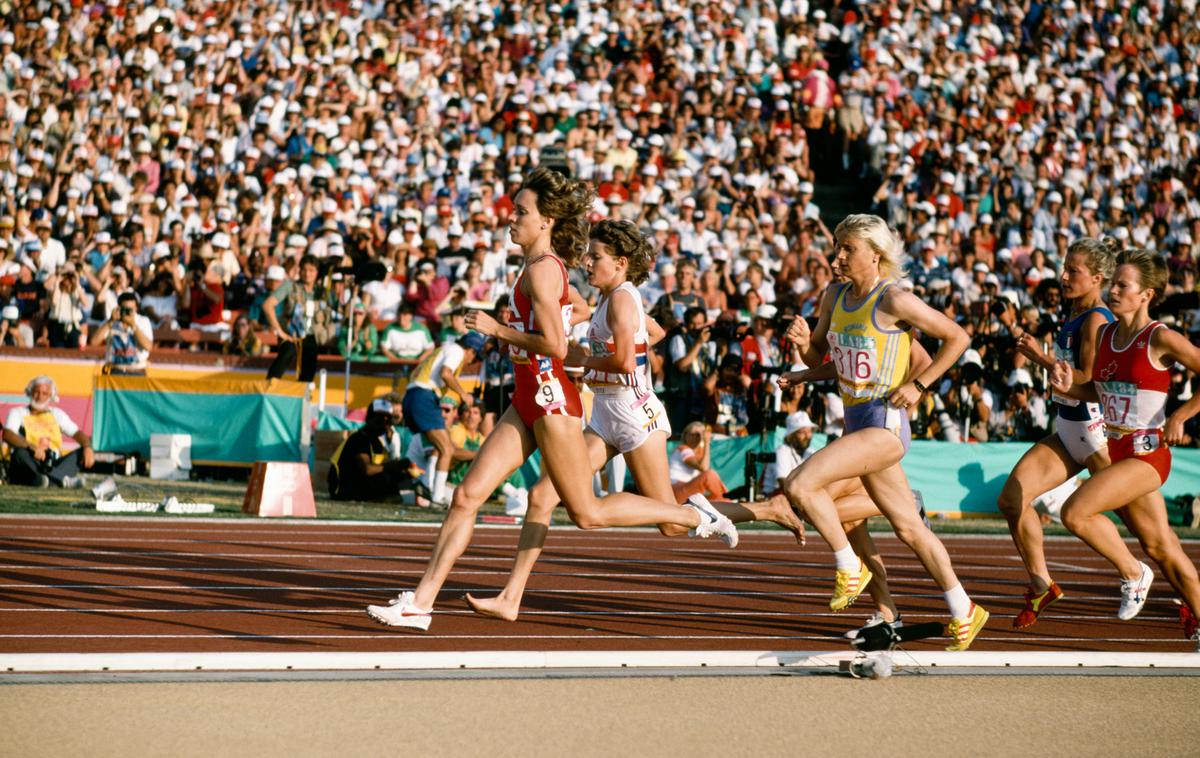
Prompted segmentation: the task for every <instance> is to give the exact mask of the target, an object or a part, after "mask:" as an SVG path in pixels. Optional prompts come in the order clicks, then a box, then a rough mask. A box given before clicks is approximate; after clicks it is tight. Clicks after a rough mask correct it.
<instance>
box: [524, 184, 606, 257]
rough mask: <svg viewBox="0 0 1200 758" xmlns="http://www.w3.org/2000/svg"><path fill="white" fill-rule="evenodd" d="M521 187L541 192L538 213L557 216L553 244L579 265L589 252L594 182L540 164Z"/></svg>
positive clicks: (560, 254) (558, 253) (547, 216)
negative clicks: (572, 177)
mask: <svg viewBox="0 0 1200 758" xmlns="http://www.w3.org/2000/svg"><path fill="white" fill-rule="evenodd" d="M521 189H525V190H529V191H530V192H532V193H533V194H534V195H536V196H537V209H538V213H540V214H542V215H543V216H545V217H546V218H552V219H554V226H553V227H551V229H550V246H551V247H552V248H553V249H554V252H555V254H556V255H558V257H560V258H562V259H563V262H564V263H566V264H567V265H568V266H577V265H579V261H580V259H581V258H583V255H584V253H586V252H587V245H588V226H589V225H588V222H587V218H586V214H587V212H588V211H589V210H591V208H592V202H593V201H594V200H595V197H596V193H595V191H594V190H593V189H592V186H591V185H590V184H588V183H587V182H584V181H579V180H578V179H568V178H567V177H565V176H563V175H562V174H560V173H559V172H557V171H555V170H554V169H550V168H546V167H545V166H539V167H538V168H536V169H534V170H533V172H532V173H530V174H529V176H527V177H525V181H524V182H522V183H521Z"/></svg>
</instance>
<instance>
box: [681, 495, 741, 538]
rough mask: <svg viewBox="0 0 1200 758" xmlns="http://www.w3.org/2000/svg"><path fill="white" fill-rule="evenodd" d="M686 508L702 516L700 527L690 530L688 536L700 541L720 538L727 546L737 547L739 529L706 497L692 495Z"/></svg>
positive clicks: (685, 505)
mask: <svg viewBox="0 0 1200 758" xmlns="http://www.w3.org/2000/svg"><path fill="white" fill-rule="evenodd" d="M684 507H686V508H693V509H695V511H696V513H698V514H700V526H698V527H696V528H695V529H691V530H689V531H688V535H690V536H692V537H699V538H700V539H708V538H709V537H713V536H716V537H720V538H721V541H722V542H724V543H725V544H726V545H727V546H729V547H731V548H734V547H737V544H738V533H737V527H735V526H734V525H733V522H732V521H730V520H729V519H728V518H727V517H726V516H725V515H723V514H722V513H721V512H720V511H718V510H717V509H716V508H713V507H712V503H710V502H708V498H706V497H705V496H704V495H692V496H691V497H689V498H688V501H687V502H686V503H685V504H684Z"/></svg>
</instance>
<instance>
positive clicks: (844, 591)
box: [829, 560, 872, 611]
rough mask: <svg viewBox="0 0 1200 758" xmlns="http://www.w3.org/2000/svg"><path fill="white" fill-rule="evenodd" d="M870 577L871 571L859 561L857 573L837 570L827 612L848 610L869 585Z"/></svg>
mask: <svg viewBox="0 0 1200 758" xmlns="http://www.w3.org/2000/svg"><path fill="white" fill-rule="evenodd" d="M871 576H872V574H871V569H869V568H867V564H865V563H863V562H862V561H861V560H859V562H858V571H843V570H841V569H838V570H837V572H836V579H835V581H834V585H833V597H831V598H829V610H831V611H843V610H845V609H847V608H849V607H850V606H851V605H852V604H853V603H854V601H855V600H858V596H859V595H861V594H862V591H863V590H865V589H866V588H867V585H868V584H870V583H871Z"/></svg>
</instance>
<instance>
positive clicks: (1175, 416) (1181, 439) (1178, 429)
mask: <svg viewBox="0 0 1200 758" xmlns="http://www.w3.org/2000/svg"><path fill="white" fill-rule="evenodd" d="M1185 421H1187V418H1186V417H1184V416H1181V415H1180V413H1179V411H1175V412H1174V413H1172V414H1171V415H1170V416H1169V417H1168V418H1167V423H1166V426H1165V427H1164V428H1163V442H1165V443H1167V444H1168V445H1182V444H1184V443H1185V442H1187V437H1188V435H1187V432H1185V431H1184V430H1183V424H1184V422H1185Z"/></svg>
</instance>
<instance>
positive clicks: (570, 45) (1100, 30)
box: [0, 0, 1200, 441]
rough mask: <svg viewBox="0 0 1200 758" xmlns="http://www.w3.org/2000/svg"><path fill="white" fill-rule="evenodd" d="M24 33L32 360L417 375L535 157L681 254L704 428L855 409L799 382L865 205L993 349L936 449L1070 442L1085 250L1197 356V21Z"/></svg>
mask: <svg viewBox="0 0 1200 758" xmlns="http://www.w3.org/2000/svg"><path fill="white" fill-rule="evenodd" d="M6 7H7V8H8V10H7V11H6V14H7V15H6V16H5V23H4V24H2V25H0V305H2V306H3V314H2V318H0V343H2V344H3V345H18V346H33V345H45V346H51V347H78V346H80V345H82V344H85V343H86V342H88V341H89V340H91V341H94V340H95V338H96V335H97V333H98V332H100V333H101V334H107V333H109V332H113V331H116V330H117V327H119V326H120V325H119V323H118V322H121V321H122V319H124V320H125V321H127V322H128V324H130V325H131V326H129V330H132V331H130V333H134V332H135V331H136V326H133V325H134V324H135V320H136V319H140V318H141V317H144V318H145V319H148V321H149V322H150V324H151V325H152V326H153V328H154V329H155V330H156V334H162V333H163V332H164V331H168V332H169V331H173V330H176V329H178V328H180V327H187V328H189V329H194V330H198V331H199V332H201V333H212V334H215V335H219V339H222V340H225V343H226V349H227V350H228V351H229V352H233V353H238V354H244V355H257V354H259V353H261V352H262V351H263V350H264V348H265V347H273V349H274V350H275V352H276V353H277V354H278V355H279V356H280V359H281V361H282V363H281V362H280V361H277V364H278V365H276V366H272V369H271V372H272V374H273V375H281V374H282V373H284V371H285V370H290V369H291V367H292V366H293V365H294V363H295V361H296V356H297V354H299V355H300V356H301V358H300V363H301V376H302V377H304V375H305V373H306V368H305V366H304V357H305V356H311V354H312V353H313V350H312V348H314V347H315V348H316V349H317V350H323V351H328V352H331V353H337V352H339V351H340V352H341V354H342V355H346V356H349V357H352V358H354V359H355V360H377V361H406V362H409V363H411V362H415V361H416V360H418V359H420V358H421V357H422V356H424V355H427V354H428V353H429V351H430V350H432V349H433V347H434V345H435V344H437V343H439V342H441V341H443V340H447V339H455V338H456V337H457V336H459V335H461V334H463V333H464V331H465V329H464V327H463V326H462V323H461V322H462V319H461V312H462V309H463V308H464V307H468V306H471V307H497V308H503V307H504V300H505V298H504V296H505V295H506V293H507V292H508V289H509V287H510V286H511V284H512V282H513V281H514V278H515V276H516V274H517V267H518V265H519V263H520V259H519V257H516V258H514V254H515V253H516V252H517V249H516V248H515V247H513V246H512V245H511V243H510V242H509V240H508V238H507V233H506V223H507V220H508V218H509V215H510V213H511V212H512V210H513V202H512V199H513V193H514V190H515V189H516V188H517V187H518V186H519V184H520V182H521V180H522V177H523V175H524V174H525V173H526V172H527V171H528V169H530V168H531V167H533V166H536V165H539V164H545V165H551V166H558V167H563V168H565V169H567V170H569V171H572V172H574V173H575V174H577V175H578V176H580V177H582V178H585V179H588V180H590V182H591V183H592V184H593V186H594V187H595V188H596V190H597V201H596V204H595V208H594V212H593V220H598V219H599V218H602V217H624V218H628V219H631V220H634V221H636V222H637V223H638V224H639V225H640V226H641V227H642V228H643V230H644V232H645V233H646V234H647V235H650V236H652V237H653V241H654V244H655V246H656V247H657V248H658V249H659V251H660V252H659V257H658V262H657V267H656V270H655V271H654V272H653V273H652V276H651V278H650V280H649V281H648V282H647V283H646V284H645V285H643V286H642V288H641V289H642V291H643V295H644V296H645V298H646V302H647V304H648V308H649V309H650V311H651V312H652V313H653V314H654V315H655V317H656V318H657V319H658V320H659V322H660V323H661V324H662V325H663V326H664V327H666V328H668V330H669V336H668V338H667V339H666V340H664V341H663V342H662V343H661V345H660V347H659V350H658V355H657V356H656V363H657V365H658V367H659V372H658V374H659V376H661V377H662V381H663V386H662V390H663V398H664V401H665V403H666V405H667V407H668V408H669V409H671V412H672V423H673V426H674V428H675V430H676V433H679V432H680V431H681V430H682V429H683V428H684V426H685V425H686V421H687V420H690V419H695V418H704V419H705V420H706V421H707V422H708V425H709V428H710V429H711V430H714V431H716V432H717V433H724V434H743V433H754V432H757V431H759V430H761V429H764V428H770V427H772V426H774V425H778V424H780V423H781V421H780V419H782V418H784V417H785V416H786V414H787V413H789V412H793V411H796V410H804V411H806V412H808V413H810V414H811V416H812V418H813V421H814V423H815V424H816V425H817V426H818V427H819V428H820V429H822V430H823V431H826V432H829V433H834V434H836V433H837V432H838V430H839V428H840V426H839V424H840V419H841V410H840V407H839V403H838V401H837V399H836V398H837V396H836V392H834V390H833V388H832V386H830V387H828V388H826V389H822V388H821V387H820V386H819V385H818V386H816V387H815V388H814V389H811V390H805V389H803V388H799V389H793V390H790V391H789V392H788V393H781V392H779V391H778V390H777V389H775V387H774V385H773V384H772V382H771V378H772V375H773V373H775V372H776V371H778V370H779V369H780V368H781V367H785V366H786V365H790V364H791V362H792V361H793V360H794V356H793V355H791V354H790V351H789V350H788V348H787V346H786V345H782V344H781V342H780V336H781V335H782V334H783V331H784V329H785V328H786V325H787V323H789V322H790V320H791V319H792V318H793V317H794V316H796V315H803V316H812V315H813V314H814V311H815V308H816V306H817V304H818V302H819V296H820V293H821V292H822V291H823V289H824V287H825V286H826V285H827V284H828V283H829V282H830V281H831V280H832V277H833V273H832V271H831V269H830V266H829V263H828V262H827V258H826V254H827V253H828V252H829V251H830V249H831V245H832V236H831V233H830V229H831V228H832V227H833V226H834V224H835V222H836V221H837V219H838V218H839V217H840V215H842V214H844V213H846V212H850V211H870V212H874V213H877V214H879V215H881V216H883V217H884V218H886V219H887V220H888V222H889V223H890V224H892V225H893V226H894V227H895V228H896V229H897V230H899V231H900V233H901V235H902V237H903V239H904V242H905V244H906V246H907V252H908V254H909V256H910V259H911V264H910V268H909V275H910V281H911V284H912V286H913V288H914V291H915V292H917V293H919V294H920V295H921V296H922V297H923V298H925V299H926V300H927V301H928V302H930V303H932V304H934V305H935V307H937V308H939V309H942V310H944V311H945V312H946V313H947V314H949V315H950V316H952V317H953V318H955V319H956V320H958V321H959V322H960V323H962V324H963V326H964V327H965V328H966V329H967V330H968V331H969V332H970V333H971V335H972V340H973V342H972V349H971V350H970V351H968V353H967V354H966V356H965V357H964V358H963V360H962V361H961V362H960V364H959V366H957V367H956V369H954V370H952V371H951V372H950V374H948V376H947V378H946V379H945V380H943V382H942V386H941V387H940V388H938V389H939V390H940V391H938V392H936V393H930V394H929V395H927V396H926V399H925V400H924V402H923V404H922V406H921V407H920V408H918V409H916V410H915V411H914V414H915V418H914V430H913V431H914V435H916V436H924V437H933V438H939V439H948V440H965V439H968V438H969V439H973V440H981V441H982V440H996V439H1013V440H1033V439H1036V438H1038V437H1040V436H1041V434H1042V433H1043V432H1044V430H1045V428H1046V427H1047V426H1048V424H1049V417H1050V415H1049V410H1048V402H1049V388H1048V386H1047V380H1046V377H1045V376H1044V375H1043V373H1042V372H1041V370H1040V369H1037V370H1035V367H1031V366H1030V364H1029V363H1028V360H1027V359H1026V358H1025V357H1024V356H1023V355H1021V354H1020V353H1019V352H1017V351H1016V350H1015V349H1014V343H1015V336H1016V335H1018V334H1020V333H1021V332H1022V331H1026V332H1033V333H1035V334H1037V335H1039V336H1040V337H1042V339H1043V341H1044V343H1045V344H1047V345H1049V342H1050V339H1051V337H1052V335H1053V333H1054V330H1055V324H1056V322H1057V320H1059V319H1060V318H1061V314H1060V312H1059V303H1060V299H1061V292H1060V287H1059V285H1058V283H1057V281H1056V278H1057V271H1058V267H1059V265H1060V264H1061V262H1062V257H1063V255H1064V252H1065V250H1066V248H1067V246H1068V245H1069V244H1070V243H1071V242H1072V241H1073V240H1075V239H1077V238H1079V237H1082V236H1089V237H1111V238H1113V239H1115V240H1117V241H1118V242H1119V243H1120V244H1122V245H1125V246H1140V247H1145V248H1150V249H1153V250H1155V251H1157V252H1159V253H1160V254H1161V255H1163V256H1166V257H1167V259H1168V261H1169V263H1170V266H1171V270H1172V284H1171V291H1170V292H1169V296H1168V298H1167V299H1166V300H1165V302H1164V303H1163V304H1162V305H1161V306H1160V308H1159V310H1158V315H1159V318H1161V319H1162V320H1164V321H1166V322H1168V323H1174V324H1175V325H1177V326H1178V327H1180V328H1182V329H1184V330H1188V331H1193V332H1194V331H1195V330H1200V319H1197V318H1196V314H1197V313H1200V297H1198V295H1197V289H1196V287H1197V282H1196V275H1197V274H1196V254H1197V252H1200V130H1198V123H1200V68H1198V66H1197V60H1200V25H1198V23H1197V19H1196V8H1195V2H1194V0H1189V1H1188V2H1181V3H1173V4H1166V3H1163V2H1161V0H1148V1H1143V0H1137V2H1134V0H1117V1H1116V2H1113V1H1112V0H1079V1H1078V2H1076V0H1052V1H1051V2H1041V1H1040V0H1026V1H1025V2H1008V3H1005V2H995V3H993V2H992V0H979V1H978V2H975V1H974V0H917V1H916V2H908V1H906V0H900V1H899V2H864V1H863V0H857V1H856V2H845V3H841V4H838V5H837V6H836V7H833V6H830V5H826V4H819V3H810V2H807V1H806V0H782V1H781V2H778V3H776V2H773V1H772V0H744V1H743V2H738V3H734V2H730V1H729V0H725V1H724V2H721V1H711V2H696V3H691V4H686V3H677V2H674V0H651V1H650V2H638V3H635V2H629V1H628V0H620V1H618V2H612V3H600V2H594V1H593V2H589V1H588V0H581V1H580V2H567V3H565V4H559V3H556V2H543V1H540V0H539V1H537V2H531V3H529V4H527V5H522V4H520V3H517V2H505V3H492V2H487V1H486V0H478V2H470V1H468V2H442V3H438V2H429V3H426V2H420V1H419V0H416V1H414V2H383V1H382V0H381V1H379V2H363V1H362V0H329V1H328V2H316V1H314V0H305V1H303V2H283V1H281V2H267V0H239V1H237V2H230V3H217V2H207V1H206V0H144V1H143V0H135V1H131V2H124V0H92V1H91V2H70V3H69V2H65V1H64V2H51V1H50V0H30V1H29V2H21V3H14V4H9V5H7V6H6ZM818 187H819V188H820V192H819V193H817V192H815V190H816V189H817V188H818ZM818 196H819V197H820V198H821V200H822V202H823V203H824V204H825V205H826V207H825V208H822V207H820V206H819V205H818V203H817V201H816V199H815V198H816V197H818ZM573 281H574V284H575V285H576V286H577V287H578V288H579V289H580V290H581V292H583V293H584V294H585V295H587V294H588V287H587V284H586V281H584V279H583V277H582V276H581V275H578V273H577V274H576V275H575V276H573ZM130 291H132V292H135V293H136V294H137V295H138V298H139V299H138V300H137V301H136V305H137V309H138V313H137V314H136V317H135V315H134V314H132V313H127V312H126V310H125V309H124V308H123V307H119V306H118V299H119V298H121V296H122V295H123V294H124V293H127V292H130ZM121 300H122V302H127V301H128V299H127V298H121ZM264 306H265V308H264ZM110 322H111V323H112V324H113V327H111V328H109V329H107V330H102V329H101V327H102V325H105V324H109V323H110ZM256 333H257V335H260V336H261V337H265V339H260V337H259V336H256ZM263 342H266V343H267V344H266V345H264V344H263ZM297 345H299V348H298V349H297ZM127 347H128V348H129V351H130V354H131V355H132V354H133V353H134V352H137V351H138V350H140V349H141V348H142V347H144V345H143V344H142V342H141V341H137V342H136V344H135V343H134V342H133V341H132V340H129V344H128V345H127ZM484 365H485V366H486V367H489V368H488V370H489V371H491V373H490V374H485V384H486V383H487V381H488V380H489V379H490V380H491V381H492V382H493V383H503V381H504V379H505V371H504V367H503V360H502V359H501V358H500V357H498V356H497V355H495V354H494V351H489V352H488V353H487V354H486V355H485V356H484ZM310 370H311V367H310V369H308V370H307V371H309V373H308V376H309V377H311V373H310ZM1192 380H1193V378H1192V377H1191V376H1187V375H1185V374H1183V373H1179V374H1178V375H1177V376H1176V378H1175V387H1176V390H1177V391H1176V392H1175V393H1174V394H1175V395H1176V396H1177V397H1178V396H1182V397H1185V398H1186V397H1188V396H1190V393H1191V392H1192V389H1191V385H1192ZM486 392H487V390H486V389H485V394H486ZM1174 402H1176V403H1177V402H1179V401H1178V400H1175V401H1174ZM1169 410H1170V409H1168V411H1169ZM1194 436H1196V435H1194Z"/></svg>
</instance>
